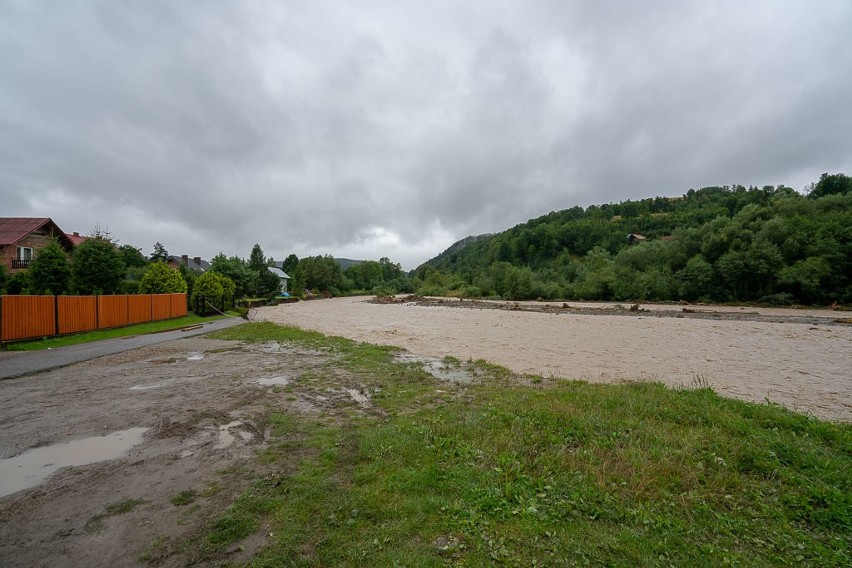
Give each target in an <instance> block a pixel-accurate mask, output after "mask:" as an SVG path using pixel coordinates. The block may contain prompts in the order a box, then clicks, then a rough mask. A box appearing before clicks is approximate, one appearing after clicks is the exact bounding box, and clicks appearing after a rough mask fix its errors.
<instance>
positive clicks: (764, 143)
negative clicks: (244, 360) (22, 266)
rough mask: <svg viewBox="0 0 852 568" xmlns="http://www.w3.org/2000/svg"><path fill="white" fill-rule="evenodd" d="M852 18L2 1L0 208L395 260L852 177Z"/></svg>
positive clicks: (755, 8)
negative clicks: (724, 192)
mask: <svg viewBox="0 0 852 568" xmlns="http://www.w3.org/2000/svg"><path fill="white" fill-rule="evenodd" d="M850 24H852V8H850V5H849V4H848V3H847V2H844V1H840V0H839V1H835V2H820V3H819V4H816V5H815V4H812V3H806V2H796V1H789V2H721V3H719V2H714V3H704V2H674V1H672V2H653V3H624V2H606V3H588V2H555V1H553V2H481V3H474V2H466V3H457V2H436V3H422V2H381V1H373V2H367V3H345V2H310V3H305V5H302V4H301V3H290V2H248V3H229V2H166V1H162V2H150V1H145V2H141V1H140V2H122V3H111V2H95V1H90V2H85V1H76V2H74V1H69V2H60V3H47V2H45V3H33V2H4V3H3V4H2V5H0V52H2V53H4V57H3V58H0V77H2V81H0V199H2V201H0V215H34V216H35V215H38V216H42V215H45V216H51V217H53V218H54V219H55V220H56V221H57V222H58V223H59V224H60V226H62V227H63V228H64V229H66V230H68V231H71V230H78V231H84V232H85V231H88V230H90V229H91V228H92V227H93V226H94V225H95V224H96V223H97V224H100V225H101V226H106V227H108V228H109V229H110V230H111V231H112V233H113V234H114V235H115V236H117V237H119V238H121V239H122V240H123V241H124V242H129V243H132V244H134V245H136V246H140V247H143V248H144V249H145V251H146V252H150V249H151V246H152V245H153V243H154V242H155V241H161V242H163V243H164V244H165V245H166V247H167V248H168V249H169V251H170V252H172V253H174V254H180V253H188V254H191V255H193V256H194V255H197V254H201V255H204V256H207V257H209V256H212V255H213V254H215V253H216V252H218V251H219V250H222V251H224V252H226V253H227V254H229V255H230V254H238V255H241V256H247V255H248V252H249V250H250V248H251V245H252V244H253V243H255V242H259V243H261V245H262V246H263V248H264V251H265V252H266V253H267V254H268V255H272V256H275V257H276V258H279V259H280V258H283V256H286V255H287V254H289V253H291V252H296V253H297V254H299V255H300V256H302V255H305V254H318V253H326V252H327V253H332V254H335V255H339V256H350V257H364V258H378V257H379V256H390V257H391V258H392V259H394V260H397V261H401V262H402V263H403V264H404V265H405V266H406V267H408V268H411V267H413V266H415V265H416V264H417V263H419V262H421V261H423V260H425V259H426V258H428V257H430V256H433V255H435V254H437V253H438V252H440V251H441V250H442V249H443V248H444V247H445V246H447V245H448V244H450V243H451V242H452V241H453V240H456V239H458V238H462V237H464V236H466V235H468V234H478V233H482V232H490V231H498V230H502V229H505V228H507V227H509V226H512V225H514V224H516V223H518V222H522V221H524V220H526V219H527V218H529V217H533V216H537V215H540V214H543V213H546V212H548V211H550V210H555V209H562V208H567V207H571V206H573V205H576V204H581V205H588V204H591V203H600V202H606V201H613V200H622V199H627V198H642V197H647V196H654V195H678V194H681V193H683V192H685V191H686V190H687V189H689V188H690V187H701V186H702V185H709V184H730V183H744V184H750V183H753V184H756V185H763V184H780V183H785V184H788V185H791V186H793V187H795V188H797V189H801V188H802V186H803V185H804V184H806V183H809V182H811V181H814V180H816V179H817V177H818V176H819V174H820V173H822V172H823V171H846V172H847V173H852V161H850V156H852V151H851V150H852V148H850V146H852V142H851V141H850V137H849V136H848V132H850V127H852V113H849V112H848V110H847V106H848V101H849V100H852V76H851V75H850V73H849V72H848V70H849V69H850V68H852V43H850V42H849V41H848V39H847V30H848V29H849V27H850Z"/></svg>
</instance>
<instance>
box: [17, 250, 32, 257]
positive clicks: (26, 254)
mask: <svg viewBox="0 0 852 568" xmlns="http://www.w3.org/2000/svg"><path fill="white" fill-rule="evenodd" d="M32 259H33V249H32V248H30V247H18V258H17V260H32Z"/></svg>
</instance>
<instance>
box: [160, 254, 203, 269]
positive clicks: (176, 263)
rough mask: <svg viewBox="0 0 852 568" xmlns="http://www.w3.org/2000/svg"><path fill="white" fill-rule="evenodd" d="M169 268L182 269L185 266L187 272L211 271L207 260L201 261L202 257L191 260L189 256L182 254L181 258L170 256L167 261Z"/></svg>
mask: <svg viewBox="0 0 852 568" xmlns="http://www.w3.org/2000/svg"><path fill="white" fill-rule="evenodd" d="M166 264H168V265H169V268H180V267H181V266H185V267H186V268H187V270H195V271H196V272H207V271H208V270H210V263H209V262H207V261H206V260H201V257H200V256H194V257H192V258H189V255H186V254H182V255H181V256H174V255H170V256H169V260H167V261H166Z"/></svg>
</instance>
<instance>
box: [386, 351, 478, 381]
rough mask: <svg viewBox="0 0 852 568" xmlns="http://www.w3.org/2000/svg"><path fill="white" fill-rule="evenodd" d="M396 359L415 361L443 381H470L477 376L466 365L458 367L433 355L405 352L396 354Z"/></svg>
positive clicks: (408, 361)
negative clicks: (424, 355)
mask: <svg viewBox="0 0 852 568" xmlns="http://www.w3.org/2000/svg"><path fill="white" fill-rule="evenodd" d="M396 360H397V361H399V362H400V363H414V364H416V365H420V366H421V367H422V368H423V370H424V371H426V372H427V373H429V374H430V375H432V376H433V377H435V378H436V379H441V380H442V381H449V382H451V383H469V382H471V381H472V380H473V379H474V378H475V376H474V375H473V374H472V373H471V372H470V371H468V370H467V369H465V368H464V367H456V366H454V365H451V364H447V363H446V362H444V361H442V360H440V359H433V358H431V357H422V356H420V355H414V354H412V353H403V354H400V355H397V356H396Z"/></svg>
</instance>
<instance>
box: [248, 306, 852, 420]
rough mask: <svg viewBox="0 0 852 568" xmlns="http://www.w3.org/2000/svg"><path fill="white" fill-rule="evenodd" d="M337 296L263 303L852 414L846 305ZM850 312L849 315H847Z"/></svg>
mask: <svg viewBox="0 0 852 568" xmlns="http://www.w3.org/2000/svg"><path fill="white" fill-rule="evenodd" d="M371 300H372V298H364V297H361V298H337V299H333V300H317V301H312V302H301V303H298V304H285V305H280V306H276V307H269V308H260V309H259V310H258V311H257V314H256V315H255V318H256V319H264V320H269V321H274V322H278V323H284V324H287V325H294V326H297V327H301V328H304V329H311V330H316V331H321V332H323V333H328V334H333V335H340V336H344V337H348V338H350V339H355V340H358V341H368V342H372V343H381V344H387V345H396V346H399V347H403V348H405V349H408V350H409V351H411V352H412V353H415V354H419V355H424V356H432V357H443V356H445V355H452V356H454V357H457V358H459V359H461V360H468V359H474V360H476V359H485V360H487V361H488V362H490V363H496V364H499V365H503V366H505V367H507V368H509V369H511V370H512V371H515V372H516V373H530V374H537V375H543V376H545V377H565V378H575V379H583V380H587V381H603V382H623V381H636V380H653V381H661V382H663V383H666V384H668V385H672V386H678V385H693V384H695V383H696V382H698V383H704V384H709V385H711V386H712V387H713V388H714V389H715V390H716V391H717V392H718V393H720V394H722V395H725V396H731V397H735V398H739V399H743V400H749V401H755V402H763V401H765V400H770V401H772V402H775V403H778V404H782V405H784V406H787V407H789V408H791V409H794V410H797V411H800V412H806V413H811V414H813V415H815V416H818V417H820V418H823V419H827V420H832V421H840V422H850V421H852V325H850V322H852V320H850V319H849V318H850V317H852V314H850V313H849V312H842V311H834V310H811V309H808V310H802V309H782V308H750V307H749V308H744V307H725V306H702V305H691V306H684V305H678V304H669V305H658V304H642V305H636V306H635V307H634V308H633V309H632V310H631V306H629V305H628V306H619V305H617V304H597V303H596V304H591V303H574V302H570V303H567V304H563V303H562V302H549V303H548V302H471V301H464V302H462V301H458V300H437V299H428V300H425V299H413V298H412V299H408V300H407V301H403V300H402V299H401V298H400V299H398V302H397V303H392V304H376V303H373V302H371ZM844 320H845V323H844Z"/></svg>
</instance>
